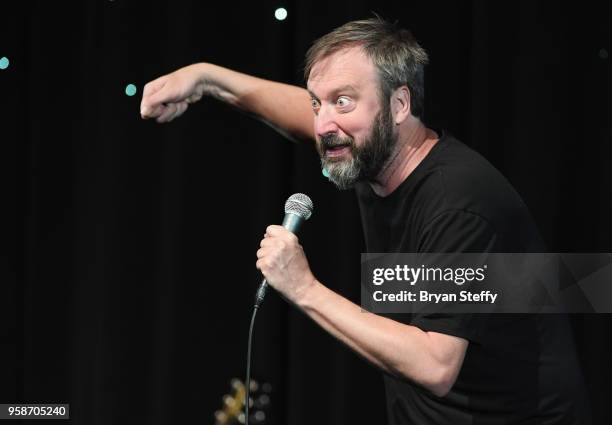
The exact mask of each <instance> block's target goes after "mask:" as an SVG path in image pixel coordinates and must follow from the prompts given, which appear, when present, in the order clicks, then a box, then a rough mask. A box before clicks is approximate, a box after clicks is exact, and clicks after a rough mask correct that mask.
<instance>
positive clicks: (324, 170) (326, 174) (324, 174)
mask: <svg viewBox="0 0 612 425" xmlns="http://www.w3.org/2000/svg"><path fill="white" fill-rule="evenodd" d="M321 173H323V176H325V177H327V178H329V171H327V168H323V169H321Z"/></svg>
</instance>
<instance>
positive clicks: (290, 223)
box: [255, 193, 314, 308]
mask: <svg viewBox="0 0 612 425" xmlns="http://www.w3.org/2000/svg"><path fill="white" fill-rule="evenodd" d="M313 208H314V206H313V204H312V200H311V199H310V198H309V197H308V196H307V195H304V194H303V193H294V194H293V195H291V196H290V197H289V198H288V199H287V202H285V218H284V219H283V227H284V228H285V229H287V230H289V231H290V232H291V233H297V232H298V230H300V226H301V225H302V222H304V221H306V220H308V219H309V218H310V216H311V215H312V210H313ZM267 290H268V282H266V279H263V280H262V281H261V285H259V289H257V293H256V294H255V308H259V306H260V305H261V303H262V302H263V300H264V297H265V296H266V291H267Z"/></svg>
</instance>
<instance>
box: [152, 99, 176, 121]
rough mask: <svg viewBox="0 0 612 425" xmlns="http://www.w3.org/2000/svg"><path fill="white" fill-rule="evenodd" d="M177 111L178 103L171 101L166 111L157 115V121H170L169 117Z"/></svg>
mask: <svg viewBox="0 0 612 425" xmlns="http://www.w3.org/2000/svg"><path fill="white" fill-rule="evenodd" d="M175 112H176V104H175V103H169V104H167V105H166V107H165V110H164V112H162V113H161V115H160V116H159V117H157V122H168V118H170V117H171V116H172V115H173V114H174V113H175Z"/></svg>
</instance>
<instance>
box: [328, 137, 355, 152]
mask: <svg viewBox="0 0 612 425" xmlns="http://www.w3.org/2000/svg"><path fill="white" fill-rule="evenodd" d="M354 144H355V141H354V139H353V138H352V137H339V136H338V135H336V134H326V135H324V136H322V137H321V149H323V150H327V149H332V148H335V147H338V146H351V147H352V146H354Z"/></svg>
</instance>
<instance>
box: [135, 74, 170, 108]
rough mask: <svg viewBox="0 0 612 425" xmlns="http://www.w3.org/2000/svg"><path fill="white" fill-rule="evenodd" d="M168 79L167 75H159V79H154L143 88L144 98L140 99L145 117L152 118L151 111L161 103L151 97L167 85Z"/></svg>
mask: <svg viewBox="0 0 612 425" xmlns="http://www.w3.org/2000/svg"><path fill="white" fill-rule="evenodd" d="M167 79H168V78H167V76H166V75H164V76H163V77H159V78H158V79H156V80H153V81H151V82H149V83H147V84H146V85H145V86H144V89H143V90H142V100H141V101H140V115H142V117H143V118H150V117H151V115H150V114H151V112H152V111H153V110H155V109H156V108H157V106H159V104H160V103H161V102H159V103H155V102H153V101H152V99H151V97H152V96H153V95H154V94H155V93H158V92H159V91H160V90H161V89H162V88H163V87H164V86H165V85H166V81H167ZM153 100H156V99H153Z"/></svg>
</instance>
